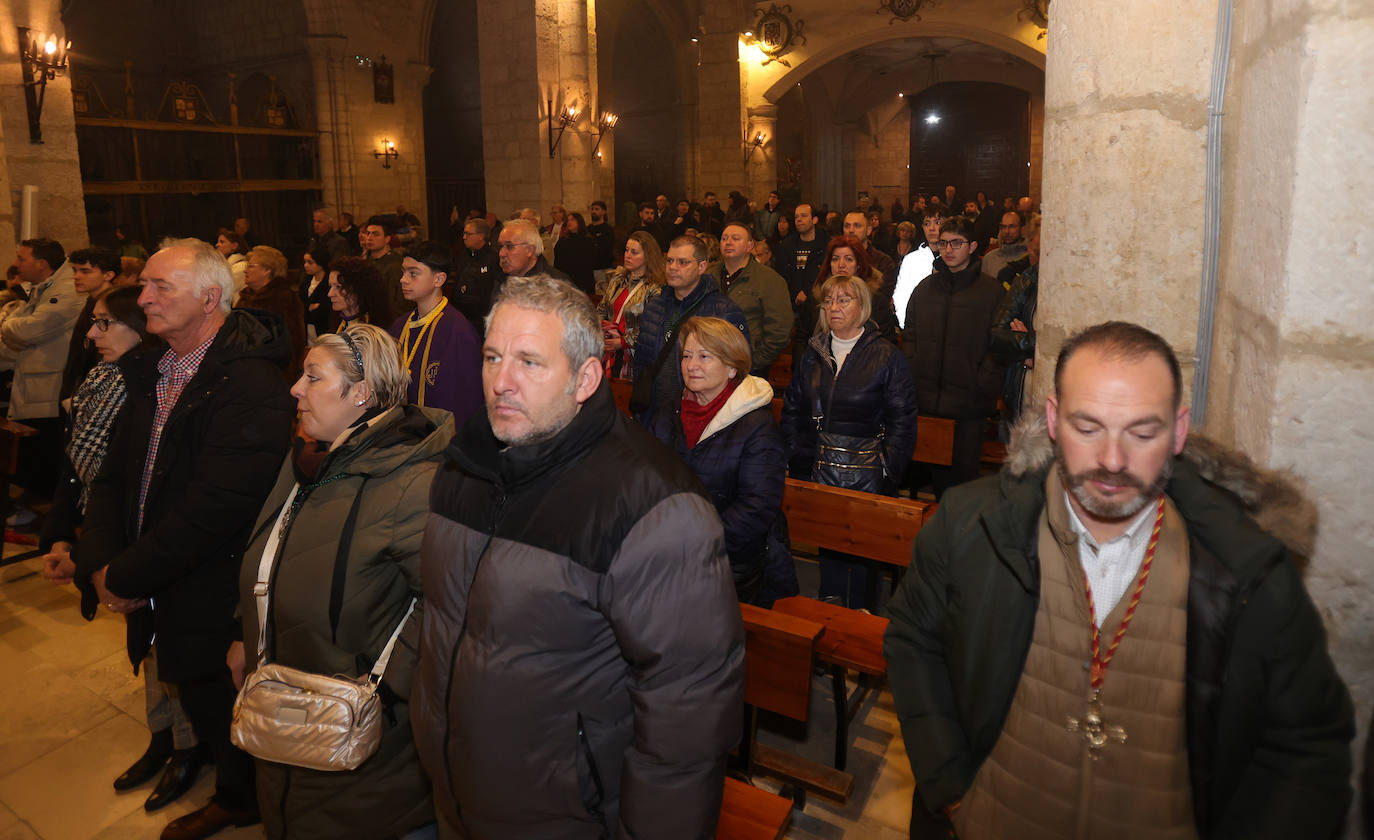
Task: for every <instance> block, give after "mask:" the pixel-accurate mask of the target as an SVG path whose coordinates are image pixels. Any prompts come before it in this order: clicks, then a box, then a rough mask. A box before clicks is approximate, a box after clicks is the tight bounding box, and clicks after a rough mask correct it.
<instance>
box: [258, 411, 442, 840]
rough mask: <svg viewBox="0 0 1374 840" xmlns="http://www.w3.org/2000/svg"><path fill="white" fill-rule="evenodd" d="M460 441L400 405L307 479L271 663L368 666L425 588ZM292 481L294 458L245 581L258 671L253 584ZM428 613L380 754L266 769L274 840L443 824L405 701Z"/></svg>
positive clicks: (274, 621) (394, 694) (389, 689)
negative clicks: (426, 558) (441, 467)
mask: <svg viewBox="0 0 1374 840" xmlns="http://www.w3.org/2000/svg"><path fill="white" fill-rule="evenodd" d="M452 437H453V418H452V416H451V415H450V414H449V413H448V412H447V411H441V410H438V409H430V408H419V407H417V406H413V405H404V406H395V407H393V408H390V409H388V410H387V411H385V412H383V413H382V414H381V415H379V416H378V417H376V418H375V419H373V420H372V422H371V424H370V425H368V427H367V428H365V429H362V430H360V431H358V432H357V433H355V435H354V436H352V437H349V438H348V439H347V440H346V441H344V443H342V444H340V445H339V446H338V448H336V449H335V450H334V451H333V452H331V453H329V455H328V456H327V457H326V458H325V460H324V461H323V462H322V463H321V464H320V467H319V470H318V471H317V473H316V476H315V480H314V481H313V482H307V483H304V484H302V485H301V487H302V489H301V492H304V493H306V494H307V495H306V496H305V501H304V502H303V503H302V505H301V507H300V510H299V511H298V512H297V513H296V515H295V517H294V518H293V520H292V521H291V524H290V528H289V530H288V532H287V534H286V536H285V541H284V542H283V543H281V544H280V545H279V548H278V555H277V561H276V563H275V565H274V567H273V572H272V577H271V590H272V595H271V598H270V600H269V606H268V621H267V634H268V639H267V657H268V659H269V660H270V661H273V662H277V663H280V664H282V665H290V666H292V667H295V668H300V669H302V670H306V671H311V672H313V673H317V674H326V675H336V674H342V675H347V676H350V677H356V676H360V675H362V674H366V673H367V672H368V671H370V670H371V669H372V666H373V664H374V663H375V662H376V660H377V657H378V656H379V655H380V654H381V652H382V648H384V647H385V646H386V643H387V640H388V639H390V638H391V634H392V632H393V631H394V630H395V629H396V627H397V625H398V624H399V623H400V621H401V618H402V617H403V616H404V615H405V612H406V609H407V608H409V606H410V602H411V599H412V598H417V597H420V596H421V593H422V592H423V588H422V586H421V584H420V541H421V537H422V536H423V534H424V527H425V519H426V518H427V517H428V515H429V486H430V483H431V482H432V481H433V479H434V471H435V468H436V467H437V465H438V462H439V459H440V457H441V456H442V453H443V451H444V447H445V446H447V445H448V442H449V439H450V438H452ZM296 483H297V475H296V470H295V465H294V464H293V463H292V459H291V457H290V456H288V457H287V460H286V463H285V464H284V465H283V466H282V469H281V472H280V474H279V475H278V478H277V483H276V486H275V487H273V489H272V493H271V495H269V496H268V498H267V502H266V503H265V504H264V505H263V509H262V513H261V514H260V515H259V516H258V521H257V525H256V527H255V528H254V529H253V531H254V533H253V539H252V542H251V543H250V544H249V546H248V551H247V552H246V554H245V557H244V563H243V568H242V571H241V573H240V576H239V593H240V597H239V604H240V612H241V615H242V616H243V642H244V650H245V652H246V653H247V657H248V667H249V669H250V670H251V669H252V668H253V667H255V666H256V662H255V658H256V655H257V649H258V648H257V645H258V610H257V599H256V598H254V596H253V584H254V582H255V581H256V580H257V576H258V567H259V563H260V561H261V558H262V552H263V547H264V545H265V543H266V542H267V536H268V532H269V531H270V530H271V529H272V528H273V527H275V525H276V522H277V517H278V515H279V514H280V513H281V509H282V506H283V505H284V504H285V502H286V499H287V497H288V496H289V495H290V493H291V489H292V488H293V487H295V486H296ZM423 614H424V601H423V598H421V600H420V601H419V602H418V603H417V604H416V607H415V614H414V615H412V616H411V617H410V619H409V620H408V621H407V625H406V627H405V629H404V630H403V631H402V633H401V636H400V638H399V639H397V642H396V648H395V650H393V651H392V655H391V660H390V662H389V663H388V665H387V669H386V672H385V673H384V674H383V675H382V689H381V694H382V698H383V701H384V703H385V712H384V714H383V722H382V742H381V746H380V747H379V748H378V749H377V752H376V754H374V755H373V756H372V757H371V758H369V759H368V760H367V761H365V762H363V764H362V765H361V766H359V767H358V768H357V769H356V770H350V771H347V772H322V771H317V770H310V769H307V768H303V767H291V766H288V765H284V764H275V763H273V762H269V761H262V760H259V761H258V762H257V769H258V776H257V781H258V808H259V810H260V811H261V813H262V821H263V827H264V828H265V829H266V830H267V836H268V837H272V838H282V837H289V838H308V837H329V838H356V840H375V838H385V837H394V836H398V835H402V834H405V833H406V832H407V831H409V830H411V829H414V828H417V827H419V826H422V825H425V824H427V823H430V822H433V821H434V809H433V804H432V797H431V793H430V785H429V780H428V778H426V776H425V773H424V770H422V769H421V767H420V760H419V758H418V757H417V756H416V754H415V743H414V740H413V739H412V738H411V734H410V704H409V702H408V699H409V697H410V686H411V678H412V675H413V673H414V670H415V662H416V659H417V658H418V656H419V651H418V648H419V641H420V639H419V636H420V620H421V616H423Z"/></svg>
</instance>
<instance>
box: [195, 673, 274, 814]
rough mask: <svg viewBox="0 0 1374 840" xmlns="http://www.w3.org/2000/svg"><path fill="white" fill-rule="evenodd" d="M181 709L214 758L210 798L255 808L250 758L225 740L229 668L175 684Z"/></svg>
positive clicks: (230, 706)
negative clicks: (208, 675)
mask: <svg viewBox="0 0 1374 840" xmlns="http://www.w3.org/2000/svg"><path fill="white" fill-rule="evenodd" d="M176 686H177V696H178V697H179V698H180V700H181V709H182V711H184V712H185V713H186V719H187V720H189V721H191V728H192V729H194V730H195V731H196V738H197V739H199V740H200V743H202V744H204V745H205V746H206V747H207V748H209V750H210V753H211V755H213V756H214V759H215V795H214V801H215V802H217V803H219V805H220V807H222V808H225V809H227V810H230V811H246V810H251V809H256V808H257V807H258V790H257V784H256V782H255V780H254V776H255V769H254V766H253V757H252V756H251V755H249V754H248V753H246V752H244V751H243V750H241V749H239V748H238V747H236V746H234V745H233V744H231V743H229V720H230V718H231V716H232V715H233V712H234V698H235V697H236V696H237V695H238V692H237V691H235V690H234V682H233V680H232V679H231V678H230V676H229V669H228V668H223V669H222V671H221V672H220V673H218V674H216V675H215V676H213V677H204V678H201V679H195V680H186V681H183V682H179V683H177V684H176Z"/></svg>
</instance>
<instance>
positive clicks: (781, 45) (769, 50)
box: [754, 5, 806, 67]
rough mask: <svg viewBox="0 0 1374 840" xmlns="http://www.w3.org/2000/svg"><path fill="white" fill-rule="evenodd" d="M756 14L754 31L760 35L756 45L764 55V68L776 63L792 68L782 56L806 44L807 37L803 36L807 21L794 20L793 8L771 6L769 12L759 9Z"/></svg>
mask: <svg viewBox="0 0 1374 840" xmlns="http://www.w3.org/2000/svg"><path fill="white" fill-rule="evenodd" d="M755 14H757V15H758V20H757V21H755V22H754V31H755V32H756V33H758V34H757V36H756V38H757V41H756V42H755V43H756V44H757V45H758V48H759V51H760V52H762V53H763V56H764V57H763V64H764V66H765V67H766V66H768V65H769V64H770V63H772V62H774V61H776V62H778V63H779V64H781V65H782V66H783V67H791V66H792V65H791V64H790V63H788V62H787V61H786V60H785V59H783V57H782V56H783V55H785V54H787V53H789V52H791V51H792V49H793V48H795V47H800V46H802V45H803V44H805V43H806V36H805V35H804V34H802V33H803V32H804V31H805V30H806V21H804V20H800V19H798V20H795V21H794V20H792V18H791V17H790V15H791V14H792V7H791V6H781V7H779V6H776V5H770V6H769V7H768V9H767V11H765V10H763V9H759V10H758V11H757V12H755Z"/></svg>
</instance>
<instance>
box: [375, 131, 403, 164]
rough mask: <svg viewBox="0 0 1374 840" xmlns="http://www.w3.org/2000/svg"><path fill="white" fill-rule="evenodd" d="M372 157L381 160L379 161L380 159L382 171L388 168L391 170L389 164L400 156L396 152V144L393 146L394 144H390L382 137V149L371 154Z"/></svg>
mask: <svg viewBox="0 0 1374 840" xmlns="http://www.w3.org/2000/svg"><path fill="white" fill-rule="evenodd" d="M372 156H373V157H374V158H381V159H382V168H383V169H390V168H391V162H392V161H393V160H395V159H396V158H398V157H400V156H401V153H400V152H398V151H396V144H395V143H393V142H391V141H390V140H387V139H386V138H385V137H383V138H382V147H381V148H380V149H378V150H377V151H375V152H373V153H372Z"/></svg>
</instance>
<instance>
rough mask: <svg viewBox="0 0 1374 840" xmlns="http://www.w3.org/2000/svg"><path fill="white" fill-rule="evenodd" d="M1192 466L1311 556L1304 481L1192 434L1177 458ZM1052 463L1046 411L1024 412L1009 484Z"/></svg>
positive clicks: (1014, 435)
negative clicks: (1260, 464) (1266, 467)
mask: <svg viewBox="0 0 1374 840" xmlns="http://www.w3.org/2000/svg"><path fill="white" fill-rule="evenodd" d="M1178 457H1179V458H1182V459H1184V460H1186V461H1188V462H1189V463H1191V464H1192V465H1193V467H1194V468H1196V469H1197V471H1198V474H1199V475H1201V476H1202V478H1204V479H1206V480H1207V482H1208V483H1210V484H1212V485H1214V486H1216V487H1218V488H1220V489H1222V490H1225V491H1227V492H1228V493H1230V494H1231V495H1232V496H1234V497H1235V498H1236V500H1237V501H1239V502H1240V504H1241V506H1242V507H1243V508H1244V509H1245V511H1246V513H1248V514H1249V515H1250V516H1251V518H1253V519H1254V520H1255V523H1256V524H1257V525H1259V527H1260V528H1262V529H1263V530H1264V531H1265V532H1266V533H1268V534H1270V535H1271V536H1274V537H1276V538H1278V539H1280V540H1282V541H1283V543H1284V544H1285V545H1286V546H1288V549H1289V550H1290V551H1292V552H1293V553H1294V554H1295V555H1297V556H1298V558H1299V562H1300V563H1304V564H1305V561H1306V559H1307V558H1309V557H1311V556H1312V550H1313V545H1314V543H1315V541H1316V537H1317V506H1316V505H1315V504H1314V503H1313V502H1312V500H1311V499H1309V498H1308V497H1307V495H1306V492H1305V491H1306V486H1305V484H1304V482H1303V480H1302V479H1301V478H1299V477H1298V476H1296V475H1294V474H1293V473H1292V472H1290V471H1288V470H1270V469H1265V468H1263V467H1260V466H1259V465H1257V464H1256V463H1255V462H1254V461H1251V460H1250V458H1249V456H1247V455H1245V454H1244V453H1242V452H1238V451H1236V450H1233V449H1229V448H1227V447H1225V446H1223V445H1222V444H1220V443H1218V442H1216V441H1214V440H1212V439H1211V438H1208V437H1206V436H1205V435H1200V434H1193V433H1190V434H1189V435H1188V442H1187V443H1186V444H1185V445H1184V447H1183V453H1182V454H1181V455H1179V456H1178ZM1053 460H1054V443H1053V441H1051V440H1050V435H1049V430H1048V428H1047V427H1046V424H1045V415H1044V413H1043V412H1026V413H1024V414H1022V415H1021V419H1020V420H1018V421H1017V422H1016V425H1015V426H1014V427H1013V428H1012V430H1011V445H1010V446H1008V447H1007V460H1006V463H1005V465H1004V466H1003V468H1002V482H1003V486H1006V485H1007V483H1009V482H1014V481H1016V480H1019V479H1021V478H1024V477H1026V476H1029V475H1032V474H1035V473H1038V472H1041V471H1042V470H1044V469H1046V468H1048V467H1049V465H1050V464H1051V462H1052V461H1053Z"/></svg>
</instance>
